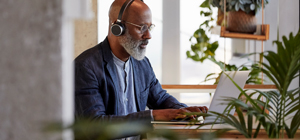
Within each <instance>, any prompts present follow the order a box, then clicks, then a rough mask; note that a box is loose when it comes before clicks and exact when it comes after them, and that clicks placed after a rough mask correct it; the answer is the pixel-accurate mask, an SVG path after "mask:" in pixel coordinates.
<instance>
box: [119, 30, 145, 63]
mask: <svg viewBox="0 0 300 140" xmlns="http://www.w3.org/2000/svg"><path fill="white" fill-rule="evenodd" d="M119 41H120V44H121V45H122V46H123V48H124V49H125V50H126V51H127V53H128V54H129V55H131V56H132V57H133V58H135V59H137V60H143V59H144V57H145V54H146V49H142V48H141V47H140V45H141V44H142V43H143V41H139V40H133V39H132V37H131V36H130V34H129V33H128V31H126V32H125V34H124V35H123V36H121V37H120V40H119Z"/></svg>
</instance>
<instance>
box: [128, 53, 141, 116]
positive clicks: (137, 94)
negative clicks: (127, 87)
mask: <svg viewBox="0 0 300 140" xmlns="http://www.w3.org/2000/svg"><path fill="white" fill-rule="evenodd" d="M130 60H131V64H132V68H133V79H134V91H135V92H134V94H135V99H136V103H137V110H138V111H141V110H142V108H141V100H140V96H141V95H140V93H141V91H140V89H139V87H140V86H141V85H140V84H139V81H140V79H139V77H141V75H140V73H139V72H138V71H137V69H138V67H137V66H136V64H135V61H136V60H135V59H133V58H130Z"/></svg>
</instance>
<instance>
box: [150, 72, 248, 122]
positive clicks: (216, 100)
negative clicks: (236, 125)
mask: <svg viewBox="0 0 300 140" xmlns="http://www.w3.org/2000/svg"><path fill="white" fill-rule="evenodd" d="M225 73H226V74H227V75H228V76H230V77H231V78H232V79H233V80H234V81H235V83H236V84H237V85H238V86H240V87H241V88H244V86H245V84H246V81H247V79H248V75H249V73H250V71H226V72H225ZM227 75H225V74H224V73H223V74H222V75H221V77H220V80H219V83H218V85H217V88H216V90H215V93H214V96H213V99H212V100H211V102H210V105H209V108H208V111H214V112H218V113H223V111H224V110H225V108H226V107H227V105H225V104H224V105H222V104H221V103H223V102H224V101H223V99H224V97H233V98H238V96H239V94H240V93H241V92H240V90H239V89H238V88H237V87H236V86H235V85H234V83H233V82H232V81H231V80H230V78H228V76H227ZM230 114H232V115H233V114H234V110H231V112H230ZM215 119H216V117H215V116H209V117H206V118H205V119H204V121H200V122H199V123H196V124H203V123H204V124H207V123H213V122H215ZM151 123H153V124H188V123H189V121H184V120H183V121H180V120H176V121H175V120H172V121H152V122H151ZM216 123H222V122H220V121H217V122H216Z"/></svg>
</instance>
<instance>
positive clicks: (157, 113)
mask: <svg viewBox="0 0 300 140" xmlns="http://www.w3.org/2000/svg"><path fill="white" fill-rule="evenodd" d="M207 111H208V108H207V107H206V106H203V107H202V106H199V107H196V106H194V107H186V108H181V109H161V110H153V111H152V115H153V118H154V120H156V121H169V120H173V119H178V118H182V119H183V118H185V117H186V115H185V113H187V112H202V113H207ZM194 117H196V116H190V118H191V119H194Z"/></svg>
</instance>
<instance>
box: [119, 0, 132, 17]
mask: <svg viewBox="0 0 300 140" xmlns="http://www.w3.org/2000/svg"><path fill="white" fill-rule="evenodd" d="M133 1H134V0H126V1H125V3H124V4H123V5H122V7H121V9H120V12H119V16H118V19H117V22H121V21H122V16H123V12H124V11H125V10H126V8H127V7H128V6H129V5H130V4H131V3H132V2H133Z"/></svg>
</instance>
